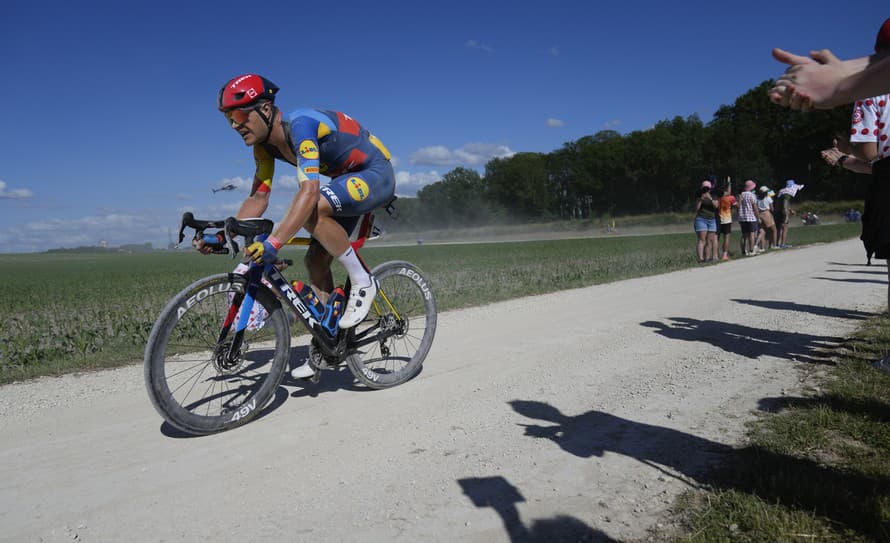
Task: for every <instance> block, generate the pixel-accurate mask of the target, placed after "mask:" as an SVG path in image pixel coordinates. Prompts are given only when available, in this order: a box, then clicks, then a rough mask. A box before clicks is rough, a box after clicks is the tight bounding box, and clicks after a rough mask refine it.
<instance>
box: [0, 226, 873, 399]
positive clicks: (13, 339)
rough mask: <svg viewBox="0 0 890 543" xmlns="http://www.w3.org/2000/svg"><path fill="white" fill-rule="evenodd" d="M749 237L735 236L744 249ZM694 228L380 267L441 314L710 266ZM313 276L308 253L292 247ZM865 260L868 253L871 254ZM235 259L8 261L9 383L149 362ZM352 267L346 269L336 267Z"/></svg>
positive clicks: (444, 252) (159, 255)
mask: <svg viewBox="0 0 890 543" xmlns="http://www.w3.org/2000/svg"><path fill="white" fill-rule="evenodd" d="M858 232H859V225H857V224H837V225H825V226H818V227H796V228H793V229H792V231H791V234H790V236H789V239H790V240H792V242H793V243H794V244H795V245H796V246H800V245H804V244H807V243H815V242H828V241H836V240H839V239H846V238H850V237H854V236H856V235H858ZM737 239H738V238H737V234H736V236H735V239H734V243H733V245H734V247H733V248H735V246H736V243H735V242H736V241H737ZM693 249H694V237H693V235H692V233H691V232H690V233H686V234H664V235H649V236H627V237H598V238H585V239H571V240H553V241H528V242H510V243H473V244H455V245H431V244H424V245H412V246H401V247H374V246H373V245H369V246H368V247H366V248H365V249H363V250H362V255H363V257H364V258H365V260H366V261H367V262H368V264H369V265H371V266H373V265H374V264H377V263H381V262H384V261H386V260H393V259H400V260H409V261H412V262H414V263H415V264H417V265H418V266H420V267H421V269H423V270H424V272H425V274H426V275H427V276H428V278H429V279H430V280H431V281H432V284H433V287H434V289H435V293H436V297H437V302H438V307H439V310H440V311H446V310H449V309H455V308H459V307H468V306H473V305H481V304H486V303H491V302H495V301H499V300H505V299H509V298H515V297H519V296H526V295H533V294H544V293H547V292H553V291H556V290H562V289H567V288H576V287H581V286H586V285H592V284H596V283H605V282H609V281H616V280H620V279H627V278H631V277H639V276H644V275H653V274H659V273H664V272H669V271H673V270H678V269H682V268H688V267H694V266H698V264H696V262H695V258H694V256H693V253H694V250H693ZM283 256H284V257H285V258H293V259H294V260H296V261H297V265H296V266H294V267H293V268H291V269H289V270H287V271H286V272H285V275H286V276H287V277H289V278H290V279H297V278H304V276H303V274H302V271H301V270H302V264H301V262H302V252H301V250H299V249H285V250H284V251H283ZM863 258H864V253H863ZM233 267H234V261H233V260H232V259H231V258H228V257H224V256H201V255H198V254H197V253H193V252H161V251H158V252H153V253H141V254H112V253H101V254H100V253H96V254H75V253H65V254H61V253H54V254H29V255H2V256H0V299H2V300H3V302H2V306H0V318H2V319H3V325H2V326H0V383H7V382H10V381H15V380H20V379H27V378H31V377H35V376H38V375H47V374H58V373H63V372H69V371H77V370H83V369H89V368H99V367H108V366H116V365H124V364H131V363H134V362H140V361H141V358H142V352H143V349H144V347H145V343H146V340H147V339H148V335H149V333H150V331H151V327H152V325H153V323H154V320H155V318H156V317H157V315H158V314H159V313H160V311H161V309H163V307H164V305H165V304H166V303H167V301H168V300H169V299H170V298H171V297H172V296H173V295H174V294H175V293H177V292H178V291H179V290H181V289H182V288H184V287H185V286H186V285H188V284H189V283H191V282H193V281H194V280H196V279H198V278H200V277H203V276H205V275H209V274H212V273H219V272H225V271H229V270H231V269H232V268H233ZM337 272H340V273H341V275H342V270H341V269H340V268H339V266H337V265H336V264H335V273H337Z"/></svg>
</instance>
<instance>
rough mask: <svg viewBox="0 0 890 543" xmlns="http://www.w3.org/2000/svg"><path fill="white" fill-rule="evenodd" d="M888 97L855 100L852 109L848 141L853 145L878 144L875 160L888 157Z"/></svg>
mask: <svg viewBox="0 0 890 543" xmlns="http://www.w3.org/2000/svg"><path fill="white" fill-rule="evenodd" d="M888 123H890V95H887V94H882V95H880V96H875V97H873V98H866V99H864V100H857V101H856V105H855V106H854V107H853V121H852V126H851V127H850V141H851V142H854V143H858V142H868V141H873V142H876V143H877V144H878V156H877V158H876V159H875V160H876V161H877V160H880V159H882V158H885V157H888V156H890V126H888Z"/></svg>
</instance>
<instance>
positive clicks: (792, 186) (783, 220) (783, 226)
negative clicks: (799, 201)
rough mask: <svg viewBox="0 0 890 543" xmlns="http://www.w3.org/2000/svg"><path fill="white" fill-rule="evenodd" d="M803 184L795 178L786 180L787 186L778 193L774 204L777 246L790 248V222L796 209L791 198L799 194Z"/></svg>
mask: <svg viewBox="0 0 890 543" xmlns="http://www.w3.org/2000/svg"><path fill="white" fill-rule="evenodd" d="M803 187H804V186H803V185H798V184H797V182H796V181H795V180H794V179H789V180H787V181H786V182H785V188H783V189H782V190H780V191H779V194H778V195H776V201H775V202H774V205H773V217H774V218H775V220H776V248H778V249H790V248H791V245H788V243H787V241H788V240H787V238H788V224H789V223H790V222H791V216H792V215H794V209H793V208H792V207H791V199H792V198H794V197H795V196H797V193H798V192H799V191H801V190H803Z"/></svg>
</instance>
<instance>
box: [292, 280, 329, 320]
mask: <svg viewBox="0 0 890 543" xmlns="http://www.w3.org/2000/svg"><path fill="white" fill-rule="evenodd" d="M293 287H294V291H295V292H296V293H297V294H299V295H300V298H302V299H303V301H304V302H306V307H307V308H309V312H310V313H312V316H313V317H315V319H316V320H318V321H319V322H320V321H322V320H323V317H324V314H325V305H324V304H323V303H321V300H319V299H318V296H317V295H316V294H315V291H314V290H312V287H310V286H309V285H307V284H306V283H304V282H302V281H294V282H293Z"/></svg>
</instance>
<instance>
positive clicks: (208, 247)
mask: <svg viewBox="0 0 890 543" xmlns="http://www.w3.org/2000/svg"><path fill="white" fill-rule="evenodd" d="M225 243H226V237H225V235H223V233H222V232H221V231H220V232H217V233H216V234H207V235H205V236H204V237H202V238H195V239H193V240H192V247H194V248H195V249H197V250H198V252H200V253H201V254H205V255H209V254H210V251H212V250H213V249H214V247H213V246H214V245H216V246H217V247H220V246H222V245H224V244H225Z"/></svg>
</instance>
